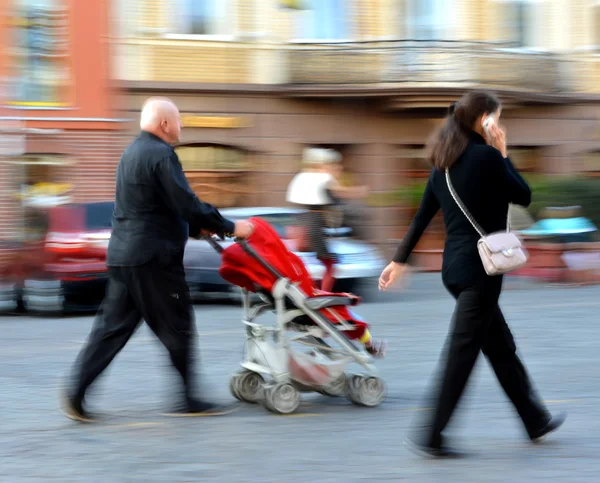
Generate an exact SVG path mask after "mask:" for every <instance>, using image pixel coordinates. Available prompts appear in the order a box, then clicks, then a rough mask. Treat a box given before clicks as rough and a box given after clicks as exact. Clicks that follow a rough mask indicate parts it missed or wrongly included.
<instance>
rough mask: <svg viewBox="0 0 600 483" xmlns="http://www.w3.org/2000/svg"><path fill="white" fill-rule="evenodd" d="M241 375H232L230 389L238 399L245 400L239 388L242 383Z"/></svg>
mask: <svg viewBox="0 0 600 483" xmlns="http://www.w3.org/2000/svg"><path fill="white" fill-rule="evenodd" d="M240 377H241V374H234V375H233V376H231V379H229V391H230V392H231V395H232V396H233V397H234V398H236V399H237V400H238V401H244V400H243V399H242V396H241V395H240V393H239V390H238V388H239V385H240Z"/></svg>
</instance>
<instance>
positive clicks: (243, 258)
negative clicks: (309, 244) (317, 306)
mask: <svg viewBox="0 0 600 483" xmlns="http://www.w3.org/2000/svg"><path fill="white" fill-rule="evenodd" d="M250 221H251V222H252V223H253V224H254V227H255V229H254V232H253V233H252V235H250V237H249V238H248V240H247V243H248V245H250V247H252V248H253V249H254V251H255V252H256V253H257V255H258V256H259V257H260V258H262V259H263V260H264V261H265V262H266V263H267V264H268V265H270V266H271V267H273V268H274V269H275V270H276V271H277V272H278V273H279V275H281V276H282V277H285V278H288V279H289V280H290V281H292V282H295V283H298V284H299V288H300V289H301V290H302V291H303V292H304V293H305V294H306V295H312V294H313V292H314V289H313V287H314V284H313V280H312V279H311V277H310V275H309V273H308V271H307V270H306V267H305V266H304V263H302V260H300V258H298V256H296V255H294V254H293V253H292V252H290V251H289V250H288V249H287V247H286V246H285V244H284V243H283V241H282V240H281V238H279V236H278V235H277V232H276V231H275V229H274V228H273V227H272V226H271V225H270V224H269V223H267V222H266V221H264V220H261V219H260V218H251V219H250ZM219 274H220V275H221V277H223V279H224V280H226V281H227V282H229V283H232V284H234V285H237V286H238V287H242V288H245V289H246V290H248V291H250V292H256V290H257V288H262V289H264V290H267V291H269V292H271V291H272V289H273V285H274V284H275V282H276V281H277V277H276V276H275V275H274V274H272V273H271V272H270V271H269V270H268V269H267V268H266V267H264V266H263V265H262V264H261V263H260V262H259V261H258V260H257V259H255V258H254V257H253V256H252V255H249V254H248V253H246V252H245V251H244V249H243V247H242V246H241V245H239V244H238V243H234V244H232V245H230V246H229V247H227V248H226V249H225V250H223V253H222V262H221V268H220V269H219Z"/></svg>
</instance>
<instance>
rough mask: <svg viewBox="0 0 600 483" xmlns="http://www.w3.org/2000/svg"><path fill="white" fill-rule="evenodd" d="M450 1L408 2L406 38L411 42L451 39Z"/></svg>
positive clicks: (451, 7)
mask: <svg viewBox="0 0 600 483" xmlns="http://www.w3.org/2000/svg"><path fill="white" fill-rule="evenodd" d="M452 3H453V2H452V1H450V0H408V1H407V2H406V14H405V17H404V21H405V22H406V24H405V25H406V32H407V37H408V38H409V39H413V40H442V39H449V38H451V37H452V25H453V21H452V16H453V12H454V5H452Z"/></svg>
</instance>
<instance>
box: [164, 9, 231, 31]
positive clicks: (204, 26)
mask: <svg viewBox="0 0 600 483" xmlns="http://www.w3.org/2000/svg"><path fill="white" fill-rule="evenodd" d="M173 7H174V10H175V11H176V18H175V22H174V26H173V28H172V29H171V32H170V33H171V34H175V35H194V36H230V35H233V33H234V26H235V11H234V8H233V7H234V2H233V1H232V0H175V3H174V5H173Z"/></svg>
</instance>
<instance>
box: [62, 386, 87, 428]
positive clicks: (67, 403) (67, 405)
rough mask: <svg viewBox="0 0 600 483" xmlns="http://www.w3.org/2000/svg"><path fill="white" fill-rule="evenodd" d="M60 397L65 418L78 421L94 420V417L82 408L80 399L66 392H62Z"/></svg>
mask: <svg viewBox="0 0 600 483" xmlns="http://www.w3.org/2000/svg"><path fill="white" fill-rule="evenodd" d="M60 399H61V401H60V405H61V409H62V412H63V414H64V415H65V416H66V417H67V418H69V419H72V420H73V421H77V422H80V423H93V422H94V419H93V418H92V417H91V416H90V415H89V414H88V413H87V412H86V411H85V409H83V402H82V401H77V400H75V399H73V398H71V397H69V396H68V395H67V394H66V393H62V394H61V397H60Z"/></svg>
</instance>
